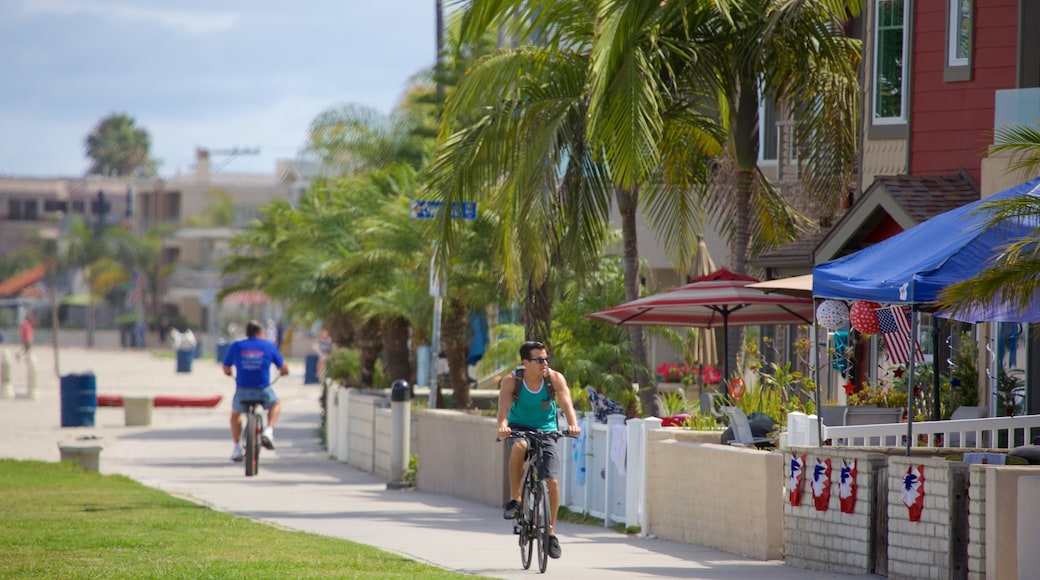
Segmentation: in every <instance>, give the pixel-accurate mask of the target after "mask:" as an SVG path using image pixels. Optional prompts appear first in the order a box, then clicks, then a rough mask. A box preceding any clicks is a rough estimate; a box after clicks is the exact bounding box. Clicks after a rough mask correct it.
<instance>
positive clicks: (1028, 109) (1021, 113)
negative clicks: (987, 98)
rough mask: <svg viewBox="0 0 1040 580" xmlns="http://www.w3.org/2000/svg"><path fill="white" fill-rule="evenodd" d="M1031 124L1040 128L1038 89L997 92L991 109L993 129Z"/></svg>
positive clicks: (1039, 96)
mask: <svg viewBox="0 0 1040 580" xmlns="http://www.w3.org/2000/svg"><path fill="white" fill-rule="evenodd" d="M1023 124H1032V125H1035V126H1038V127H1040V88H1038V87H1033V88H1028V89H1008V90H1003V91H997V92H996V97H995V101H994V109H993V128H994V129H1001V128H1003V127H1007V126H1010V125H1023Z"/></svg>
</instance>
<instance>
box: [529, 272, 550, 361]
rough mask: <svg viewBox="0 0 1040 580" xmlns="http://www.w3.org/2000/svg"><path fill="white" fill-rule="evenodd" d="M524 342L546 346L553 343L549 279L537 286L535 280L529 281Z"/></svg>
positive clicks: (543, 280)
mask: <svg viewBox="0 0 1040 580" xmlns="http://www.w3.org/2000/svg"><path fill="white" fill-rule="evenodd" d="M524 340H537V341H539V342H542V343H545V344H546V345H549V344H550V343H551V342H552V298H551V295H550V291H549V279H548V277H546V278H543V279H542V280H541V282H540V283H537V285H536V283H535V281H534V280H533V279H528V280H527V297H526V300H524ZM550 352H552V349H550Z"/></svg>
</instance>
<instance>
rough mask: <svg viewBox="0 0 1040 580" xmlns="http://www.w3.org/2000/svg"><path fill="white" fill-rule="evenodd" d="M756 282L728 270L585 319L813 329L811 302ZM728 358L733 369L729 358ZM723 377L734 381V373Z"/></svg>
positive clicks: (725, 327)
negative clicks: (769, 290) (767, 290)
mask: <svg viewBox="0 0 1040 580" xmlns="http://www.w3.org/2000/svg"><path fill="white" fill-rule="evenodd" d="M755 282H758V279H757V278H753V277H751V276H744V275H741V274H735V273H733V272H730V271H729V270H727V269H725V268H722V269H719V270H716V271H715V272H712V273H711V274H708V275H707V276H702V277H700V278H695V279H693V280H691V281H690V282H689V283H688V284H685V285H683V286H679V287H677V288H672V289H671V290H665V291H664V292H661V293H658V294H653V295H651V296H646V297H643V298H640V299H638V300H633V301H631V302H626V303H625V304H621V305H618V306H614V307H611V308H607V309H606V310H600V311H599V312H593V313H591V314H586V315H585V316H586V318H596V319H599V320H605V321H607V322H610V323H611V324H616V325H619V326H693V327H699V328H722V329H723V330H724V331H726V332H728V331H729V327H730V326H769V325H774V324H812V322H811V321H812V317H813V301H812V299H811V298H802V297H797V296H785V295H782V294H766V293H765V292H763V291H761V290H757V289H755V288H748V287H747V285H748V284H753V283H755ZM726 347H727V349H726V350H727V351H728V345H726ZM723 356H724V357H725V358H724V360H726V361H727V363H726V365H725V366H726V367H728V366H729V363H728V359H729V353H728V352H725V353H724V355H723ZM723 376H724V377H728V376H729V368H725V369H724V374H723Z"/></svg>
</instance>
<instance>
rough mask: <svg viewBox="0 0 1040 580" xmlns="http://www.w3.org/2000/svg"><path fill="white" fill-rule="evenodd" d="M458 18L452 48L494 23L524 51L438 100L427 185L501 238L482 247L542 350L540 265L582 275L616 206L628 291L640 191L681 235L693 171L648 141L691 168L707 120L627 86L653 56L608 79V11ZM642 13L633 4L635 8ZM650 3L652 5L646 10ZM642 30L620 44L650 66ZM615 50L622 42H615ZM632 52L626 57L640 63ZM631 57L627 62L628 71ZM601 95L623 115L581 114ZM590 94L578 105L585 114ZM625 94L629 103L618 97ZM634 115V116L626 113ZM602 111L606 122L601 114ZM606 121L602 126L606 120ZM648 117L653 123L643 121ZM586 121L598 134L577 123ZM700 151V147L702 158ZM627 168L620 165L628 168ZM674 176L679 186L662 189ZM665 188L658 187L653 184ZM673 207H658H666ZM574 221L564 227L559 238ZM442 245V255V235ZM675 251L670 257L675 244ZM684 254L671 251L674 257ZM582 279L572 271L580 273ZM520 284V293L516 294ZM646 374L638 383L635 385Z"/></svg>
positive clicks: (634, 275)
mask: <svg viewBox="0 0 1040 580" xmlns="http://www.w3.org/2000/svg"><path fill="white" fill-rule="evenodd" d="M462 4H466V6H465V8H464V9H463V10H462V11H461V24H460V26H461V30H462V40H463V41H466V40H472V39H479V38H482V36H483V34H485V33H486V31H487V30H488V29H492V28H494V27H496V26H498V27H501V28H502V29H504V30H506V31H507V32H508V33H509V34H511V35H512V36H514V37H518V38H532V39H534V42H535V43H536V44H533V45H523V46H519V47H517V48H514V49H503V50H500V51H498V52H496V53H494V54H492V55H490V56H487V57H485V58H483V59H481V60H480V61H478V62H477V63H476V64H475V65H474V66H473V67H472V68H471V69H470V70H469V72H468V73H467V75H466V77H465V78H464V79H463V82H462V83H461V84H460V86H459V88H458V90H457V91H456V92H455V93H454V94H453V95H451V97H450V99H449V104H448V109H447V111H446V115H445V124H444V128H443V129H442V136H443V147H442V149H441V151H440V155H439V157H438V159H437V160H436V161H435V162H434V164H433V165H432V166H431V171H430V174H431V175H432V184H431V188H432V189H434V190H435V191H437V192H438V193H439V194H440V195H442V196H444V197H445V198H446V199H449V200H452V201H459V200H461V199H464V197H463V196H472V195H473V193H472V192H481V194H480V195H482V197H481V199H486V200H488V203H489V204H490V205H492V207H493V208H494V209H495V210H496V211H498V212H499V213H500V216H501V220H502V224H503V226H504V229H503V230H502V231H501V232H499V233H498V235H497V236H496V244H495V249H496V258H497V265H498V267H499V268H501V269H502V270H503V272H504V273H505V276H506V280H507V286H508V288H509V289H510V291H511V292H512V294H513V295H514V296H515V295H517V294H519V290H520V289H521V288H522V287H525V288H526V300H525V303H524V304H525V325H526V327H527V334H528V336H529V337H531V338H538V339H541V340H546V341H551V336H552V334H551V326H550V321H549V314H550V312H551V308H550V305H551V302H550V300H549V297H550V295H551V294H550V292H551V286H550V282H551V278H550V277H549V273H550V272H551V269H552V267H553V265H554V264H558V263H560V262H561V261H565V262H567V263H568V264H595V263H596V261H595V260H594V259H593V257H594V256H596V255H598V253H599V251H600V247H601V245H602V241H603V239H604V235H605V232H606V230H605V227H606V225H607V224H608V222H609V208H610V205H611V203H612V200H616V202H617V205H618V209H619V211H620V213H621V227H622V232H623V242H622V245H623V248H624V256H623V264H624V267H625V290H626V297H628V299H635V298H637V297H638V292H639V278H640V276H639V256H638V245H637V242H636V212H637V211H638V210H639V208H640V191H641V188H642V187H643V186H644V185H645V184H647V183H649V182H651V181H654V182H655V183H656V184H658V185H659V186H660V187H659V191H665V190H666V189H667V190H669V191H673V192H679V194H678V195H676V196H675V197H673V198H668V197H667V196H661V197H660V198H659V200H664V201H661V202H659V208H658V209H657V210H656V214H655V215H656V216H657V218H658V219H659V222H660V223H665V224H669V225H670V226H671V227H672V230H673V231H675V232H683V233H682V234H681V235H680V236H677V237H675V238H674V240H680V239H681V238H682V236H684V235H685V231H686V230H685V229H684V228H683V227H682V225H677V224H688V223H689V217H690V215H691V213H690V212H689V211H673V210H674V209H675V208H676V207H681V206H683V204H684V203H685V204H686V205H687V207H686V208H685V209H687V210H688V209H689V207H688V204H689V196H688V195H684V194H685V192H686V189H685V188H684V187H683V185H686V184H689V183H691V182H692V181H695V180H692V179H688V177H689V176H693V177H699V176H703V175H704V172H698V171H688V172H683V171H672V172H663V171H660V168H661V167H662V166H664V164H663V163H662V161H661V159H662V157H663V155H661V154H659V143H661V142H662V141H666V140H670V142H671V143H673V144H674V145H675V147H674V148H672V149H670V150H668V151H669V153H670V156H669V159H670V160H671V161H672V162H673V164H672V165H671V166H670V167H672V168H676V167H680V166H683V167H687V168H688V167H690V164H691V163H693V162H694V160H699V161H700V163H699V164H700V166H704V159H705V157H707V156H708V155H711V154H714V153H717V150H718V146H717V140H715V139H713V138H712V136H711V133H710V128H711V124H710V119H708V118H707V117H705V116H704V115H699V114H695V113H690V112H688V111H683V110H679V109H678V108H673V109H670V110H669V109H668V104H669V103H670V101H669V95H668V94H667V93H666V92H665V91H663V85H654V84H653V83H649V84H648V85H647V86H642V85H639V84H638V83H639V82H640V79H642V78H644V76H645V75H656V68H655V66H657V65H660V66H661V67H664V66H665V65H664V63H663V62H662V59H661V58H658V57H657V56H653V57H652V58H649V59H646V58H643V59H642V60H639V59H627V60H626V59H624V58H623V59H621V60H623V61H624V62H623V63H622V64H623V65H628V66H627V68H626V67H625V66H622V67H621V68H623V69H624V70H623V71H622V72H624V73H627V74H620V73H618V74H615V75H613V76H612V77H611V78H610V80H604V79H606V78H607V77H608V76H610V75H608V74H607V73H605V72H604V68H605V66H606V65H604V64H603V63H602V62H599V61H598V60H597V52H596V51H597V46H598V45H597V44H596V43H597V42H598V41H599V38H598V36H597V35H598V34H603V32H602V29H603V26H604V23H603V22H602V21H601V16H602V14H603V13H604V11H605V10H606V8H607V6H608V4H609V3H606V2H601V3H590V2H581V1H544V2H522V1H516V2H501V3H498V4H495V5H491V4H489V3H482V2H464V3H462ZM643 4H646V3H643ZM655 6H656V5H655ZM642 23H643V24H644V25H645V26H646V28H647V30H641V31H640V32H641V33H642V35H641V36H637V40H636V41H633V44H634V45H635V48H634V49H633V50H635V49H638V50H641V51H643V52H644V53H645V54H652V55H656V54H657V53H655V52H654V46H653V43H654V41H655V40H656V36H655V34H654V31H655V30H656V29H655V27H658V26H660V22H659V21H657V20H654V19H649V20H644V21H642ZM625 38H626V39H628V38H630V37H627V36H626V37H625ZM645 54H641V55H640V56H641V57H642V56H645ZM634 60H638V62H636V64H635V65H633V61H634ZM596 91H600V92H601V93H610V94H611V98H610V99H603V98H602V97H600V102H610V103H613V102H614V101H613V99H618V100H619V101H622V102H623V103H624V104H623V105H620V106H617V107H613V108H610V109H609V111H607V112H603V111H599V112H597V110H596V109H595V108H594V106H595V103H596V102H597V100H596V99H597V96H596V95H597V94H598V93H597V92H596ZM590 92H591V103H590ZM633 93H639V96H640V97H641V98H639V99H635V101H633V100H630V99H629V97H630V95H632V94H633ZM633 110H635V111H636V112H633ZM608 113H609V114H608ZM611 115H615V117H612V116H611ZM652 117H655V118H657V119H658V122H656V123H650V122H649V121H648V119H650V118H652ZM597 121H598V122H600V127H601V128H603V129H602V130H600V131H596V130H594V127H589V123H596V122H597ZM614 125H630V126H638V127H639V128H640V129H641V131H638V132H637V133H638V135H636V138H637V140H638V143H636V140H633V139H627V138H626V137H628V135H625V136H618V135H617V134H616V133H615V132H613V131H610V130H607V129H606V128H605V127H608V126H610V127H613V126H614ZM713 144H714V150H713ZM633 160H634V161H633ZM675 176H682V180H674V179H673V178H674V177H675ZM666 185H667V186H669V187H665V186H666ZM673 199H674V200H679V201H677V202H675V203H670V202H671V200H673ZM568 224H576V226H575V227H567V225H568ZM442 239H444V240H445V242H446V244H447V245H448V247H449V248H450V244H451V232H450V228H446V229H445V230H444V232H443V233H442ZM679 245H680V243H676V244H675V246H679ZM689 247H692V244H686V248H687V249H682V250H678V251H676V252H675V255H677V256H679V257H680V258H681V257H682V256H683V255H684V253H685V254H686V255H688V253H689V251H688V248H689ZM587 271H588V269H587V268H585V269H583V268H578V269H577V270H576V271H575V274H576V275H579V276H580V275H583V274H584V273H586V272H587ZM522 285H523V286H522ZM629 336H630V342H631V349H632V352H633V353H634V354H635V356H636V358H637V359H638V360H641V361H643V366H644V367H645V361H646V353H645V346H644V340H643V329H642V328H640V327H631V328H630V329H629ZM648 378H649V377H643V378H638V377H637V380H639V382H640V383H641V384H647V383H649V381H648V380H646V379H648ZM644 402H645V403H646V408H647V409H650V410H651V412H652V411H653V409H654V405H655V404H656V397H655V396H654V392H653V389H652V388H651V389H648V390H647V392H646V393H645V399H644Z"/></svg>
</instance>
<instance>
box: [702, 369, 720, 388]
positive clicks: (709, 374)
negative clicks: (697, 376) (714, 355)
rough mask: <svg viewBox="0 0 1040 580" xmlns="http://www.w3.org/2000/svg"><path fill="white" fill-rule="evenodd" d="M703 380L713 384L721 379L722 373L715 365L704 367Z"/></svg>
mask: <svg viewBox="0 0 1040 580" xmlns="http://www.w3.org/2000/svg"><path fill="white" fill-rule="evenodd" d="M703 377H704V382H705V384H709V385H713V384H715V383H717V382H719V381H721V380H722V373H720V372H719V371H718V369H716V368H715V367H710V366H708V367H704V375H703Z"/></svg>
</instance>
